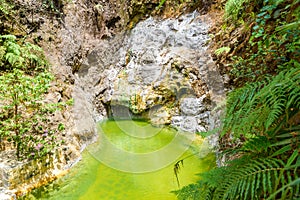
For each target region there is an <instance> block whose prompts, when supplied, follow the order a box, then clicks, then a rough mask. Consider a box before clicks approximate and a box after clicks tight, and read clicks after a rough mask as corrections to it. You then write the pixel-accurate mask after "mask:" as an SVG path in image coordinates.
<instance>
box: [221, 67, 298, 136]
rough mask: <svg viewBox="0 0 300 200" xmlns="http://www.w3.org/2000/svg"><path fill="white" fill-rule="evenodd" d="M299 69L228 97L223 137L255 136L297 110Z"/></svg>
mask: <svg viewBox="0 0 300 200" xmlns="http://www.w3.org/2000/svg"><path fill="white" fill-rule="evenodd" d="M299 102H300V68H292V69H288V70H285V71H282V72H281V73H279V74H278V75H277V76H275V77H274V78H273V79H270V80H265V81H262V82H259V83H252V84H248V85H246V86H244V87H243V88H240V89H237V90H236V91H234V92H232V93H230V94H229V97H228V101H227V110H226V116H225V119H224V125H223V126H224V127H223V134H224V133H226V132H233V133H235V134H237V135H239V134H241V133H243V134H247V133H251V134H259V133H261V132H263V133H264V132H266V131H267V130H269V129H270V128H272V127H275V126H276V124H278V123H279V122H280V121H282V120H280V119H281V118H282V117H283V118H284V119H285V122H287V121H288V119H289V118H290V117H291V114H290V113H291V111H292V110H299V109H300V103H299Z"/></svg>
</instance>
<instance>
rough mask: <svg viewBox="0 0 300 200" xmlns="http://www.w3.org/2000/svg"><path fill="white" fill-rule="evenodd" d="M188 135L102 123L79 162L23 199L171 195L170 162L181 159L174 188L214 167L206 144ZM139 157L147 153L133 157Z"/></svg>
mask: <svg viewBox="0 0 300 200" xmlns="http://www.w3.org/2000/svg"><path fill="white" fill-rule="evenodd" d="M185 134H190V133H185ZM189 139H190V138H189ZM189 139H187V138H186V137H183V135H182V134H179V133H178V132H177V131H175V130H174V129H172V128H168V127H153V126H151V125H150V124H148V123H147V122H142V121H104V122H102V123H100V124H99V142H98V143H96V144H93V145H91V146H89V148H88V150H86V151H84V152H83V155H82V160H81V161H80V162H79V163H78V164H77V165H76V166H75V167H73V168H72V169H71V170H70V172H69V173H68V174H67V175H66V176H64V177H62V178H60V179H58V180H56V181H54V182H53V183H51V184H49V185H48V186H46V187H42V188H39V189H37V190H35V191H33V192H32V193H31V194H30V195H28V196H27V197H26V199H55V200H56V199H57V200H76V199H80V200H96V199H99V200H168V199H176V196H175V195H174V194H172V193H170V191H172V190H177V189H178V188H179V187H178V184H177V181H176V177H175V175H174V172H173V167H174V164H175V163H176V161H178V160H180V159H182V158H186V159H185V160H184V163H183V164H184V166H183V167H181V169H180V173H179V183H180V186H184V185H187V184H189V183H193V182H195V181H197V179H198V177H197V175H196V174H197V173H199V172H203V171H206V170H208V169H210V168H211V167H213V166H214V165H215V158H214V155H213V154H212V153H208V149H207V146H206V145H200V146H199V143H201V142H199V141H198V142H197V145H196V144H194V143H195V142H194V143H191V142H189V141H190V140H189ZM101 141H102V143H101ZM103 141H106V142H104V143H110V144H111V145H113V146H114V147H116V148H117V149H118V150H121V151H124V152H126V153H125V154H122V155H121V156H120V157H119V158H117V155H113V154H115V153H114V151H115V150H114V149H110V148H111V147H109V146H108V145H107V144H103ZM107 148H108V149H107ZM165 149H167V150H165ZM103 152H104V153H103ZM116 152H118V151H116ZM196 152H198V153H196ZM195 153H196V155H194V154H195ZM131 154H133V155H131ZM128 155H129V156H128ZM141 155H142V156H145V155H147V156H146V157H141V158H140V157H137V158H136V156H141ZM103 156H106V158H104V159H103V158H102V157H103ZM134 156H135V157H134ZM110 157H112V159H111V160H110V159H108V158H110ZM114 157H116V158H117V159H118V160H114ZM99 160H101V162H100V161H99ZM166 160H170V161H167V162H166ZM103 163H104V164H103ZM118 168H119V169H118ZM143 169H145V170H144V171H143ZM120 170H121V171H120Z"/></svg>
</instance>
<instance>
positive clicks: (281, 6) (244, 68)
mask: <svg viewBox="0 0 300 200" xmlns="http://www.w3.org/2000/svg"><path fill="white" fill-rule="evenodd" d="M298 4H299V1H298V0H288V1H271V0H264V5H263V7H262V8H261V9H260V11H259V13H258V14H257V15H256V17H255V19H254V20H255V26H253V29H252V35H251V37H250V40H249V41H248V43H247V45H246V52H245V53H244V54H243V55H242V56H237V57H235V63H234V64H233V65H232V70H231V76H232V77H234V78H235V82H236V83H237V84H238V85H243V84H244V82H245V81H257V80H261V78H263V77H264V75H265V74H274V73H278V71H280V70H281V69H282V68H285V67H286V66H291V63H292V62H293V61H296V62H298V63H299V62H300V60H299V57H300V48H299V47H300V43H299V41H300V29H299V20H300V15H299V13H300V10H299V9H300V8H299V5H298Z"/></svg>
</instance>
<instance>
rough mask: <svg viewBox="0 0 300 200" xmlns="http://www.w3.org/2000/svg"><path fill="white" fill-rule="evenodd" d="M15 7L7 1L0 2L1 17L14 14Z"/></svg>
mask: <svg viewBox="0 0 300 200" xmlns="http://www.w3.org/2000/svg"><path fill="white" fill-rule="evenodd" d="M12 8H13V6H12V5H11V4H9V3H7V2H6V1H5V0H0V16H2V15H6V16H7V15H9V14H10V13H11V12H12Z"/></svg>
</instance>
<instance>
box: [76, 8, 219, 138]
mask: <svg viewBox="0 0 300 200" xmlns="http://www.w3.org/2000/svg"><path fill="white" fill-rule="evenodd" d="M208 27H209V26H208V24H207V22H205V20H204V18H203V17H201V16H200V15H199V13H197V12H194V13H191V14H188V15H183V16H181V17H180V18H178V19H167V20H161V21H160V20H157V19H153V18H148V19H146V20H145V21H143V22H140V23H138V24H137V25H136V27H134V28H133V29H132V30H131V31H128V32H126V33H123V34H120V35H118V36H116V37H115V38H114V39H111V40H106V41H102V42H101V43H100V44H99V47H97V48H95V49H94V50H93V52H92V53H91V54H89V55H88V59H87V60H86V61H85V62H84V63H83V65H82V66H81V67H80V69H79V70H78V72H77V73H76V80H77V81H76V83H78V84H79V85H81V86H84V87H83V88H84V89H80V88H78V92H76V93H77V94H78V93H79V92H83V93H86V94H85V95H84V96H85V97H88V99H87V101H88V102H93V103H94V104H95V105H96V107H95V108H97V109H94V110H92V109H90V113H93V114H94V116H95V117H96V120H97V119H101V118H102V117H103V116H105V115H106V116H108V117H112V118H115V119H117V118H127V119H128V118H145V119H149V120H151V122H152V123H153V124H171V125H173V126H175V127H177V128H180V129H182V130H185V131H190V132H196V131H198V132H201V131H206V130H208V121H209V116H210V110H211V109H212V104H211V100H212V99H211V95H214V94H215V91H214V90H216V84H215V83H212V82H209V81H208V79H207V76H208V75H209V73H212V72H213V71H214V70H215V69H214V65H213V61H212V60H211V58H210V57H209V55H208V54H207V53H206V49H207V42H208V39H209V37H208V33H207V32H208ZM215 72H216V71H215ZM215 75H216V77H215V80H221V79H222V77H217V75H218V74H217V73H215ZM219 84H221V86H220V88H218V89H217V90H222V89H223V88H222V83H221V82H219ZM219 92H220V93H221V92H222V91H219ZM75 105H76V102H75ZM91 107H93V106H91ZM105 111H106V113H105Z"/></svg>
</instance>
